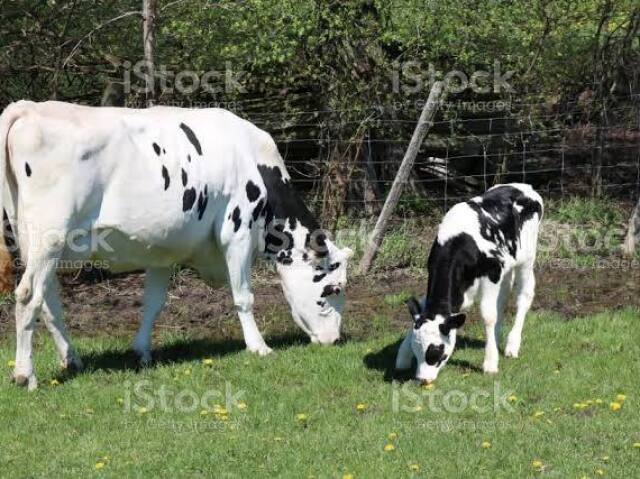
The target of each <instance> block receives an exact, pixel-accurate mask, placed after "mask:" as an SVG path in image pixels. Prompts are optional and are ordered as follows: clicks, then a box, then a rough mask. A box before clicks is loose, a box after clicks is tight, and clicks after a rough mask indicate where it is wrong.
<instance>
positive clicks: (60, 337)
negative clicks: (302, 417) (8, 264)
mask: <svg viewBox="0 0 640 479" xmlns="http://www.w3.org/2000/svg"><path fill="white" fill-rule="evenodd" d="M0 171H1V172H2V180H3V181H0V184H2V188H3V190H4V191H2V192H0V193H4V194H2V195H0V197H1V198H3V204H1V205H0V207H2V206H4V207H5V209H6V210H7V213H8V217H9V220H10V223H11V227H12V230H13V231H14V233H15V234H16V236H17V243H18V245H19V248H20V254H21V257H22V259H23V261H24V263H25V265H26V266H25V271H24V275H23V276H22V279H21V281H20V283H19V285H18V287H17V288H16V292H15V296H16V334H17V347H16V366H15V370H14V376H13V377H14V379H15V381H16V382H17V383H18V384H21V385H28V386H29V387H30V388H33V387H35V386H36V378H35V375H34V371H33V365H32V358H31V354H32V341H31V337H32V334H33V331H34V327H35V323H36V320H37V319H38V318H39V317H42V318H43V319H44V322H45V324H46V326H47V328H48V330H49V331H50V333H51V334H52V336H53V339H54V341H55V344H56V347H57V350H58V353H59V354H60V358H61V360H62V365H63V367H80V362H79V359H78V357H77V355H76V354H75V353H74V350H73V348H72V347H71V345H70V344H69V339H68V336H67V333H66V332H65V328H64V324H63V322H62V310H61V305H60V299H59V296H58V292H57V288H58V282H57V278H56V268H57V266H58V265H63V266H66V265H67V264H70V263H69V262H73V261H78V260H80V261H86V260H92V261H100V263H101V264H103V265H104V264H107V265H108V266H109V267H110V269H111V270H113V271H131V270H140V269H144V270H145V272H146V274H145V286H144V313H143V320H142V324H141V327H140V329H139V331H138V333H137V335H136V338H135V341H134V349H135V350H136V352H137V353H138V354H139V355H140V357H141V360H142V361H143V362H147V361H149V360H150V357H151V356H150V345H151V330H152V327H153V322H154V320H155V319H156V317H157V316H158V314H159V312H160V310H161V309H162V306H163V304H164V302H165V297H166V292H167V286H168V284H169V279H170V275H171V270H172V267H173V265H175V264H183V265H187V266H190V267H193V268H194V269H196V270H197V271H198V272H199V274H200V275H201V276H202V277H203V278H204V279H205V280H208V281H211V282H220V281H224V280H225V279H226V280H228V282H229V284H230V286H231V291H232V294H233V301H234V304H235V306H236V309H237V312H238V316H239V318H240V323H241V325H242V330H243V333H244V339H245V343H246V345H247V349H249V350H250V351H252V352H255V353H258V354H260V355H264V354H267V353H269V352H270V351H271V350H270V349H269V347H268V346H267V345H266V344H265V342H264V339H263V338H262V335H261V334H260V331H259V330H258V328H257V326H256V323H255V320H254V317H253V313H252V305H253V294H252V293H251V287H250V278H251V266H252V262H253V259H254V256H255V254H256V253H258V252H260V253H264V254H266V256H267V257H269V258H271V259H273V260H275V261H276V268H277V270H278V273H279V274H280V277H281V279H282V287H283V291H284V294H285V297H286V299H287V301H288V302H289V305H290V306H291V312H292V315H293V319H294V320H295V322H296V323H297V324H298V325H299V326H300V328H302V329H303V330H304V331H305V332H306V333H307V334H308V335H309V336H310V337H311V340H312V341H314V342H319V343H323V344H330V343H333V342H335V341H336V340H337V339H338V338H339V335H340V323H341V314H342V310H343V307H344V287H345V285H346V269H347V260H348V259H349V257H350V256H351V254H352V252H351V250H349V249H348V248H345V249H339V248H337V247H336V246H335V245H334V244H333V243H332V242H331V241H330V240H329V239H328V238H327V236H326V234H325V233H324V232H323V231H322V230H320V229H319V226H318V224H317V222H316V221H315V219H314V218H313V217H312V215H311V214H310V213H309V211H308V210H307V208H306V207H305V206H304V204H303V203H302V202H301V200H300V199H299V197H298V196H297V194H296V192H295V190H294V188H293V186H292V184H291V181H290V177H289V174H288V173H287V170H286V168H285V165H284V162H283V160H282V158H281V156H280V154H279V153H278V149H277V147H276V145H275V143H274V141H273V140H272V138H271V137H270V136H269V135H268V134H267V133H265V132H264V131H262V130H260V129H258V128H257V127H255V126H254V125H252V124H251V123H249V122H247V121H245V120H242V119H240V118H238V117H237V116H235V115H233V114H232V113H230V112H228V111H224V110H220V109H206V110H187V109H179V108H165V107H157V108H151V109H147V110H132V109H122V108H92V107H86V106H79V105H71V104H66V103H60V102H45V103H32V102H26V101H21V102H17V103H14V104H11V105H9V107H7V109H6V110H5V111H4V112H3V114H2V116H0ZM71 264H73V263H71Z"/></svg>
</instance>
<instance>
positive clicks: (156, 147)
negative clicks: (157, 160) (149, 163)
mask: <svg viewBox="0 0 640 479" xmlns="http://www.w3.org/2000/svg"><path fill="white" fill-rule="evenodd" d="M153 151H155V152H156V155H158V156H160V145H158V144H157V143H154V144H153Z"/></svg>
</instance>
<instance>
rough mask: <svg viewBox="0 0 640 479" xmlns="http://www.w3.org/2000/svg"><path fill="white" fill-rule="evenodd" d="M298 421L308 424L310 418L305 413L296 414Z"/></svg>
mask: <svg viewBox="0 0 640 479" xmlns="http://www.w3.org/2000/svg"><path fill="white" fill-rule="evenodd" d="M296 419H297V420H298V422H306V421H307V419H308V416H307V415H306V414H305V413H303V412H300V413H298V414H296Z"/></svg>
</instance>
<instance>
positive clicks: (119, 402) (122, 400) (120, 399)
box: [116, 398, 124, 405]
mask: <svg viewBox="0 0 640 479" xmlns="http://www.w3.org/2000/svg"><path fill="white" fill-rule="evenodd" d="M116 402H117V403H118V404H120V405H122V404H124V399H122V398H118V399H116Z"/></svg>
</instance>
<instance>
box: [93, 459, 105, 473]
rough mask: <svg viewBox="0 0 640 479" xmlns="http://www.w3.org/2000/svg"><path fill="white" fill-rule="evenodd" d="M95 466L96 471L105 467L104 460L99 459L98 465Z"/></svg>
mask: <svg viewBox="0 0 640 479" xmlns="http://www.w3.org/2000/svg"><path fill="white" fill-rule="evenodd" d="M93 467H94V468H95V470H96V471H99V470H100V469H102V468H103V467H104V462H102V461H98V462H96V465H95V466H93Z"/></svg>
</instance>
